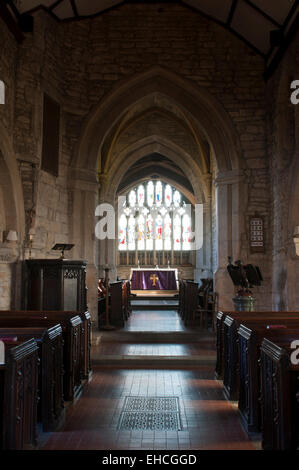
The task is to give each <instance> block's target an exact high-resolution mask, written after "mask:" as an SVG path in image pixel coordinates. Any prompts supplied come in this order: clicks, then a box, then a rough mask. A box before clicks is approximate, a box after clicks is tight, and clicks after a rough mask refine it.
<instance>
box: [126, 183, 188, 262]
mask: <svg viewBox="0 0 299 470" xmlns="http://www.w3.org/2000/svg"><path fill="white" fill-rule="evenodd" d="M124 199H125V203H124V204H123V205H122V207H121V209H120V214H119V223H118V233H119V235H118V238H119V244H118V247H119V251H126V250H127V251H130V252H132V251H134V252H135V253H136V255H134V256H137V259H139V258H138V253H137V252H138V251H145V253H149V252H160V255H159V256H160V258H159V259H164V263H165V260H166V259H167V260H168V261H169V260H171V254H169V252H171V251H175V252H178V251H181V250H184V251H188V250H191V246H192V244H191V234H192V232H191V213H190V212H189V211H188V210H187V206H186V202H185V200H184V199H183V197H182V195H181V193H180V192H179V191H178V190H177V189H175V188H173V187H172V186H171V185H170V184H165V183H162V182H161V181H149V182H145V183H142V184H140V185H139V186H137V187H136V188H134V189H132V190H130V191H129V192H128V194H127V195H126V196H125V198H124ZM162 251H163V252H167V254H165V256H164V255H163V253H161V252H162ZM148 256H149V257H148V259H151V260H153V259H155V257H154V258H153V257H152V258H150V256H152V255H150V254H149V255H148ZM176 256H177V255H176ZM131 258H132V255H131V254H130V256H129V258H127V259H131ZM122 259H126V258H124V257H123V258H122ZM176 259H177V258H176ZM184 259H185V258H184Z"/></svg>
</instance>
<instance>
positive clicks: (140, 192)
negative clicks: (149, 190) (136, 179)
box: [138, 184, 145, 207]
mask: <svg viewBox="0 0 299 470" xmlns="http://www.w3.org/2000/svg"><path fill="white" fill-rule="evenodd" d="M144 198H145V192H144V186H143V185H142V184H141V185H140V186H139V188H138V206H139V207H142V206H143V205H144Z"/></svg>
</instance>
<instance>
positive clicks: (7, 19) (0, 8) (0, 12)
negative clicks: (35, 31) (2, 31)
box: [0, 2, 24, 43]
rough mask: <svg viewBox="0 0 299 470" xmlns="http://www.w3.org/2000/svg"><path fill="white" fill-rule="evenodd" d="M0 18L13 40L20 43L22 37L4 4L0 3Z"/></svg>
mask: <svg viewBox="0 0 299 470" xmlns="http://www.w3.org/2000/svg"><path fill="white" fill-rule="evenodd" d="M0 18H2V20H3V21H4V23H5V24H6V26H7V27H8V29H9V31H10V32H11V33H12V34H13V35H14V37H15V39H16V40H17V41H18V42H19V43H20V42H22V41H23V39H24V35H23V33H22V31H21V29H20V28H19V26H18V23H17V22H16V21H15V19H14V18H13V16H12V14H11V13H10V11H9V9H8V8H7V6H6V4H5V3H4V2H0Z"/></svg>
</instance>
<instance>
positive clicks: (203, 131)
mask: <svg viewBox="0 0 299 470" xmlns="http://www.w3.org/2000/svg"><path fill="white" fill-rule="evenodd" d="M156 94H159V96H160V97H161V96H162V97H163V98H164V99H165V100H166V101H168V103H170V106H172V107H173V108H176V109H178V110H179V112H180V113H181V115H182V116H183V117H184V122H185V126H186V128H188V132H190V134H192V135H193V136H194V137H195V139H197V138H200V135H201V136H204V138H205V139H206V140H207V142H208V143H209V145H210V149H211V155H210V158H212V159H213V160H214V162H215V164H216V181H215V185H216V201H217V202H216V206H217V210H216V215H217V228H216V233H217V247H216V251H217V269H216V270H215V282H216V290H218V291H219V293H220V298H221V304H220V306H221V308H230V307H231V304H232V301H231V298H232V292H233V286H232V283H231V280H230V279H229V278H228V275H227V272H226V264H227V256H228V255H232V256H233V257H234V258H236V259H237V257H238V256H239V251H240V232H241V229H242V227H241V225H242V221H241V217H240V214H241V205H242V203H243V200H242V199H243V198H242V189H241V183H242V178H243V171H242V168H243V160H242V158H241V150H240V144H239V140H238V135H237V133H236V131H235V129H234V127H233V124H232V122H231V119H230V117H229V116H228V114H227V113H226V111H225V110H224V109H223V107H222V105H221V104H220V103H219V102H218V101H217V100H216V99H215V98H214V97H213V96H212V95H211V94H210V93H208V92H207V91H206V90H203V89H201V88H199V87H198V86H196V85H195V84H193V83H192V82H190V81H188V80H185V79H183V78H182V77H180V76H178V75H175V74H173V73H172V72H170V71H168V70H165V69H163V68H160V67H154V68H152V69H150V70H149V71H147V72H145V73H142V74H139V75H135V76H134V77H132V78H130V79H128V80H125V81H123V82H118V84H117V86H116V87H115V88H114V89H113V90H111V92H109V93H108V94H107V95H106V96H105V97H104V98H103V100H102V101H101V102H100V103H99V105H98V106H97V107H96V109H94V110H93V111H92V112H91V114H90V115H89V116H88V118H87V120H86V123H85V126H84V128H83V130H82V134H81V138H80V142H79V145H78V148H77V152H76V154H75V156H74V159H73V161H72V165H71V173H70V176H71V178H70V179H71V180H72V187H75V186H77V187H81V188H83V187H84V185H85V186H88V185H89V183H91V185H92V188H93V189H92V192H93V196H92V199H93V200H94V199H96V198H95V195H94V191H95V186H96V180H97V177H99V179H98V181H99V183H100V188H99V200H100V201H103V202H108V203H114V200H115V195H116V191H117V187H118V182H119V180H120V177H121V173H122V172H123V171H124V166H123V165H124V162H125V164H126V168H127V165H128V164H133V163H134V162H136V160H137V159H138V158H140V156H141V155H144V152H145V151H146V147H147V146H148V148H155V149H156V150H157V149H159V151H161V148H163V151H165V152H166V155H167V156H168V157H169V158H170V159H173V161H176V163H179V164H181V165H182V166H184V167H185V171H186V174H187V175H188V174H189V177H190V181H191V183H192V186H193V188H194V192H195V193H196V194H197V197H196V199H197V201H198V202H205V203H209V204H210V202H211V190H209V188H210V187H211V180H212V176H211V174H210V173H209V172H208V171H207V172H206V173H205V172H204V171H203V168H204V165H203V164H202V161H201V157H200V148H199V151H198V155H197V156H196V155H193V156H190V155H188V154H186V152H185V155H184V157H183V158H181V159H179V160H180V162H179V161H178V157H177V156H178V155H182V154H183V153H184V151H183V149H178V148H174V145H173V143H171V142H166V141H165V140H163V139H162V138H161V136H157V135H150V136H146V137H144V139H143V141H142V140H141V141H140V142H138V144H136V145H135V148H134V146H132V147H131V148H127V149H126V153H123V154H121V153H120V154H117V155H114V159H111V160H110V163H108V164H107V165H105V163H106V162H105V158H103V157H105V155H104V154H105V151H106V150H107V149H105V143H106V146H107V142H109V144H110V145H111V142H113V137H114V136H115V135H116V134H117V132H118V129H119V128H120V126H124V122H125V121H126V118H127V117H129V118H130V119H131V118H132V114H133V111H134V109H136V108H138V106H139V105H140V103H141V102H142V101H143V100H145V99H146V97H149V96H153V95H154V96H155V95H156ZM111 135H112V137H111ZM108 153H109V152H108ZM162 153H163V152H162ZM106 154H107V151H106ZM99 162H101V163H100V164H99ZM82 185H83V186H82ZM88 191H89V192H90V191H91V189H90V187H88V189H87V188H86V189H85V190H84V189H83V192H84V194H85V196H84V197H86V195H87V192H88ZM81 192H82V191H81ZM77 197H78V196H77ZM80 197H81V201H82V197H83V196H80ZM84 207H85V218H89V222H90V220H94V212H93V211H94V207H95V206H94V205H91V206H90V207H89V208H87V206H86V204H85V203H84ZM73 217H75V212H74V214H73ZM89 222H88V224H87V225H90V223H89ZM77 240H78V243H80V241H79V236H78V237H77ZM109 246H110V245H109ZM84 250H85V249H84V248H81V253H82V255H85V253H86V251H84ZM93 250H94V256H93V259H94V258H95V257H96V251H97V248H96V243H93ZM109 253H110V259H109V262H110V264H113V263H114V254H113V250H112V249H109ZM95 272H96V271H95Z"/></svg>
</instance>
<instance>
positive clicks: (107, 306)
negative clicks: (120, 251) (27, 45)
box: [102, 263, 115, 330]
mask: <svg viewBox="0 0 299 470" xmlns="http://www.w3.org/2000/svg"><path fill="white" fill-rule="evenodd" d="M105 287H106V318H105V320H106V324H105V325H103V327H102V329H103V330H114V329H115V328H114V326H113V325H110V319H109V266H108V264H107V263H106V265H105Z"/></svg>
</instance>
